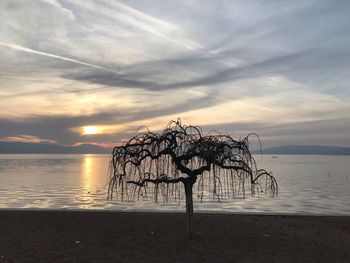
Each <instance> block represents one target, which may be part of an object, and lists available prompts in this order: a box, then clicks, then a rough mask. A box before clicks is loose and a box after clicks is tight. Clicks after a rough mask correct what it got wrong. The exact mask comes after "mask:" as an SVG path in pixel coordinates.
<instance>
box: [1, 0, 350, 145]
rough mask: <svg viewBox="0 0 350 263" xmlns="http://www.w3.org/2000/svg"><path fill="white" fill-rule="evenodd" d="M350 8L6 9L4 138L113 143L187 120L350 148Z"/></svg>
mask: <svg viewBox="0 0 350 263" xmlns="http://www.w3.org/2000/svg"><path fill="white" fill-rule="evenodd" d="M349 8H350V4H349V2H348V1H340V0H339V1H335V2H331V1H327V0H317V1H316V0H311V1H307V2H300V1H293V2H288V3H285V2H283V3H282V2H276V1H255V2H250V1H243V0H242V1H231V2H230V1H195V0H194V1H163V2H159V1H150V2H147V3H145V2H144V1H138V0H135V1H127V2H125V1H107V0H99V1H83V0H42V1H22V0H18V1H9V0H4V1H0V41H1V42H0V51H1V52H0V59H1V61H4V62H6V63H2V64H1V65H0V96H1V104H0V115H1V116H2V117H1V119H0V125H1V129H0V136H1V137H2V138H4V137H7V138H10V137H16V136H17V137H18V136H19V135H25V136H34V137H35V138H43V139H46V140H53V141H57V142H58V143H62V144H74V143H79V142H84V141H89V142H94V141H95V142H98V143H111V142H118V141H120V140H122V139H123V138H125V136H126V137H127V136H129V135H130V133H132V132H133V131H134V130H136V129H137V127H138V126H141V125H143V124H147V125H150V126H151V127H152V128H155V129H158V128H160V127H161V126H162V125H165V124H166V122H167V121H168V120H169V119H171V118H177V117H183V118H184V120H185V121H188V122H190V123H192V124H199V125H202V126H208V127H209V126H212V127H214V128H215V129H216V128H217V129H219V130H220V129H226V128H227V130H226V131H227V132H231V131H235V127H238V130H241V131H242V133H244V132H248V131H249V132H251V131H257V132H261V133H262V136H264V138H265V139H266V140H267V141H268V142H269V144H276V143H282V142H283V140H285V141H286V142H292V141H293V142H296V141H298V140H299V141H304V142H306V141H308V140H309V141H313V142H320V143H323V142H325V141H330V142H335V143H337V144H338V145H345V144H348V143H349V141H350V140H348V139H349V138H348V136H347V135H346V133H345V132H344V131H345V128H346V127H347V124H346V122H348V120H349V118H350V115H349V112H350V104H349V101H350V92H349V81H350V75H349V74H348V72H349V69H350V57H349V54H350V47H349V45H346V43H348V42H349V41H350V29H349V27H348V25H349V23H350V17H349V16H348V10H349ZM343 122H345V123H343ZM226 124H227V125H226ZM228 124H229V125H228ZM83 125H103V126H106V127H107V126H108V127H110V128H111V129H112V128H113V127H114V128H115V127H117V126H118V127H119V126H120V127H123V129H121V130H118V129H116V128H115V133H108V134H102V135H96V136H90V137H84V136H81V135H80V134H79V133H77V132H76V131H77V130H76V129H75V128H77V127H78V128H79V127H81V126H83ZM225 127H226V128H225ZM283 127H287V128H285V129H284V128H283ZM74 129H75V130H74ZM339 130H340V131H341V132H340V133H339ZM303 134H304V135H303ZM312 134H314V137H312ZM332 134H341V136H340V139H337V140H335V139H334V138H332Z"/></svg>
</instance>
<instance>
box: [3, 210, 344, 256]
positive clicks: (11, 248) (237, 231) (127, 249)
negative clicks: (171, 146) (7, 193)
mask: <svg viewBox="0 0 350 263" xmlns="http://www.w3.org/2000/svg"><path fill="white" fill-rule="evenodd" d="M193 230H194V237H193V238H191V239H189V238H187V236H186V228H185V214H184V213H180V212H179V213H168V212H167V213H165V212H128V211H122V212H121V211H99V212H97V211H89V210H84V211H70V210H50V211H47V210H25V209H21V210H4V209H0V231H1V232H0V262H1V263H2V262H152V263H154V262H350V251H349V250H348V248H349V247H350V217H349V216H300V215H251V214H250V215H247V214H213V213H209V214H207V213H206V214H205V213H195V214H194V228H193Z"/></svg>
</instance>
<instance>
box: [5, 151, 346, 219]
mask: <svg viewBox="0 0 350 263" xmlns="http://www.w3.org/2000/svg"><path fill="white" fill-rule="evenodd" d="M109 158H110V157H109V156H108V155H68V154H61V155H59V154H51V155H38V154H37V155H15V154H13V155H0V208H45V209H47V208H49V209H62V208H63V209H105V210H133V211H134V210H136V211H140V210H157V211H183V210H184V202H183V201H181V202H179V201H171V202H169V203H163V202H159V203H158V204H153V203H152V202H151V201H135V202H132V201H129V202H122V203H121V202H119V201H112V202H108V201H107V200H106V196H107V178H108V175H107V174H108V163H109ZM256 159H257V162H258V165H259V167H262V168H265V169H267V170H271V171H273V174H274V175H275V176H276V178H277V181H278V183H279V188H280V192H279V195H278V196H277V197H276V198H272V199H271V198H268V197H266V196H260V197H259V198H256V197H255V198H251V197H248V198H246V199H234V200H225V201H223V202H221V203H218V202H217V201H215V200H214V201H210V200H207V201H204V202H203V203H200V202H199V201H196V202H195V205H194V207H195V210H196V211H202V212H204V211H208V212H209V211H210V212H246V213H292V214H332V215H340V214H343V215H350V197H349V192H350V191H349V190H350V179H349V177H350V172H349V171H348V170H347V164H348V163H349V161H350V156H316V155H312V156H311V155H309V156H301V155H279V156H278V158H272V156H270V155H266V156H264V159H263V160H261V158H260V157H259V156H257V157H256Z"/></svg>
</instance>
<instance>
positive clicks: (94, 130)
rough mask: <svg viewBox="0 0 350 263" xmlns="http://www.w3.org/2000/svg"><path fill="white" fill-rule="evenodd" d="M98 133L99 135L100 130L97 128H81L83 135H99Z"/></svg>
mask: <svg viewBox="0 0 350 263" xmlns="http://www.w3.org/2000/svg"><path fill="white" fill-rule="evenodd" d="M99 133H101V129H100V128H99V127H97V126H84V127H83V134H84V135H90V134H99Z"/></svg>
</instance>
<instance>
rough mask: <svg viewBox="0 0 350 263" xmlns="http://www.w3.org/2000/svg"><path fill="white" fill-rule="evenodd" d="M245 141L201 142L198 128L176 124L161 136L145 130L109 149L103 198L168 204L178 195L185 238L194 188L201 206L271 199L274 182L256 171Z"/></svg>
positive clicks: (214, 137)
mask: <svg viewBox="0 0 350 263" xmlns="http://www.w3.org/2000/svg"><path fill="white" fill-rule="evenodd" d="M248 137H249V136H248ZM248 137H246V138H244V139H242V140H235V139H233V138H232V137H231V136H229V135H222V134H217V135H207V136H204V135H203V134H202V132H201V130H200V128H198V127H195V126H192V125H190V126H185V125H182V124H181V120H180V119H178V120H177V121H171V122H170V123H169V124H168V126H167V127H166V128H165V130H164V131H163V132H162V133H159V134H158V133H153V132H150V131H148V130H147V132H144V133H141V134H138V135H137V136H135V137H133V138H131V139H130V140H129V141H128V142H127V143H125V144H123V145H121V146H117V147H115V148H114V149H113V153H112V154H113V155H112V159H111V163H110V179H109V188H108V198H109V199H110V200H111V199H112V198H113V197H114V194H115V196H116V197H118V198H120V199H121V200H125V199H135V198H143V199H147V198H148V197H152V198H153V200H154V202H158V201H159V199H160V198H161V199H163V201H168V199H169V197H170V196H171V197H174V198H175V200H176V199H178V198H180V197H181V196H182V193H183V190H184V192H185V199H186V222H187V231H188V234H189V235H191V228H192V219H193V200H192V198H193V193H192V192H193V188H194V187H193V186H194V185H195V188H194V189H195V190H196V191H197V196H198V197H199V198H200V199H201V200H203V198H213V199H217V200H219V201H220V200H221V199H224V198H244V197H245V194H246V192H250V194H251V195H256V194H260V193H265V194H270V195H272V196H274V195H276V194H277V192H278V186H277V181H276V180H275V178H274V177H273V176H272V175H271V173H269V172H267V171H265V170H263V169H257V167H256V163H255V161H254V158H253V157H252V155H251V153H250V151H249V148H248V143H249V142H248ZM179 183H182V184H183V186H184V187H181V184H179ZM179 185H180V187H179Z"/></svg>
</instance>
